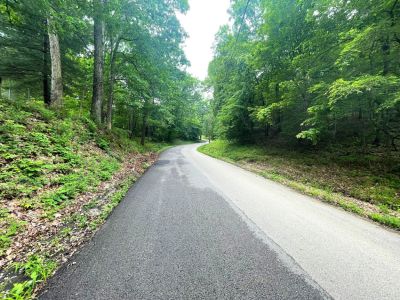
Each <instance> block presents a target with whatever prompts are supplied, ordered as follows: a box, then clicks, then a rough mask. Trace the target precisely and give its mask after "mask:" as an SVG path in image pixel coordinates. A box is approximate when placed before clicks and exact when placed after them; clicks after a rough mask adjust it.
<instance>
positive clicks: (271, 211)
mask: <svg viewBox="0 0 400 300" xmlns="http://www.w3.org/2000/svg"><path fill="white" fill-rule="evenodd" d="M196 147H197V146H196V145H188V146H180V147H176V148H173V149H170V150H168V151H167V152H165V153H163V154H162V155H161V158H160V160H159V162H158V163H157V164H156V165H154V166H153V167H152V168H151V169H150V170H149V171H148V172H146V174H145V175H144V176H143V177H142V178H141V179H140V180H139V182H137V183H136V184H135V186H134V188H133V189H131V190H130V191H129V193H128V195H127V196H126V198H125V199H124V201H123V202H122V203H121V204H120V205H119V206H118V207H117V208H116V210H115V211H114V212H113V214H112V215H111V217H110V218H109V220H108V221H107V222H106V224H105V225H104V226H103V228H102V229H101V230H100V231H99V232H98V234H97V235H96V236H95V238H94V239H93V240H92V241H91V242H90V243H89V244H88V245H87V246H85V247H84V249H83V250H82V251H81V252H80V253H79V254H77V255H75V256H74V257H73V259H72V261H74V262H76V263H75V264H70V265H68V266H66V267H64V268H62V269H61V270H60V271H59V272H58V273H57V274H56V276H55V277H54V278H52V279H51V280H50V282H49V285H48V290H47V292H45V293H44V294H43V295H42V296H41V299H52V300H56V299H323V298H330V297H333V298H336V299H399V298H400V280H399V278H400V259H399V258H400V235H399V234H397V233H394V232H391V231H389V230H386V229H383V228H381V227H380V226H377V225H375V224H373V223H370V222H369V221H366V220H363V219H360V218H358V217H356V216H354V215H352V214H350V213H346V212H344V211H342V210H340V209H337V208H334V207H331V206H328V205H326V204H323V203H321V202H319V201H317V200H314V199H312V198H309V197H306V196H303V195H301V194H299V193H297V192H294V191H292V190H290V189H288V188H286V187H283V186H281V185H279V184H276V183H274V182H271V181H268V180H265V179H263V178H261V177H259V176H256V175H254V174H252V173H249V172H247V171H244V170H242V169H240V168H237V167H235V166H232V165H230V164H227V163H224V162H221V161H218V160H215V159H213V158H210V157H208V156H205V155H203V154H200V153H198V152H196Z"/></svg>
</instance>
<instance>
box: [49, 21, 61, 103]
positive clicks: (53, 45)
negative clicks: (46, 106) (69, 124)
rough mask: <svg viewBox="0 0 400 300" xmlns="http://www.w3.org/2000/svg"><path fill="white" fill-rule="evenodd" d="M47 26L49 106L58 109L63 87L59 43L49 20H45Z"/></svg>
mask: <svg viewBox="0 0 400 300" xmlns="http://www.w3.org/2000/svg"><path fill="white" fill-rule="evenodd" d="M47 22H48V26H49V46H50V63H51V89H50V106H51V107H53V108H56V109H60V108H62V106H63V86H62V75H61V55H60V43H59V40H58V35H57V34H56V33H55V32H54V28H53V26H51V25H52V24H51V21H50V19H49V20H47Z"/></svg>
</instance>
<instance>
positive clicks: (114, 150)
mask: <svg viewBox="0 0 400 300" xmlns="http://www.w3.org/2000/svg"><path fill="white" fill-rule="evenodd" d="M163 146H165V145H163V144H148V146H147V147H142V146H139V145H138V144H137V143H136V142H134V141H132V140H130V139H128V138H127V136H124V134H123V132H120V133H118V134H117V133H115V132H114V133H108V134H104V133H103V132H102V131H100V130H98V129H97V127H96V126H95V125H94V124H93V123H92V122H91V121H90V120H89V119H87V118H73V117H68V116H64V117H60V116H57V115H56V114H55V113H54V112H52V111H50V110H48V109H46V108H45V107H44V106H43V104H41V103H39V102H32V103H30V104H27V103H24V102H14V103H11V102H8V101H5V100H0V167H1V173H0V270H2V271H1V272H0V282H2V289H3V290H9V289H10V288H11V291H9V292H7V293H6V292H4V294H7V295H8V296H7V297H9V298H10V299H18V297H22V298H28V297H30V296H31V294H32V292H33V291H34V289H35V287H36V286H37V283H40V282H43V281H44V280H45V279H46V278H47V277H48V276H49V275H51V274H52V272H53V270H54V269H55V268H56V266H57V265H58V264H59V263H60V262H63V261H66V260H67V258H68V257H69V256H70V255H71V254H72V253H73V252H74V251H76V249H77V248H78V246H79V245H80V244H81V243H82V242H83V241H84V240H86V239H87V238H88V237H90V236H91V235H92V233H93V232H95V230H96V229H97V228H98V227H99V225H100V224H101V223H102V222H103V221H104V220H105V218H106V217H107V216H108V214H109V213H110V212H111V210H112V208H113V207H114V206H115V205H116V204H117V203H118V202H119V201H120V200H121V199H122V197H123V195H124V193H125V192H126V191H127V189H128V188H129V187H130V186H131V184H132V183H133V181H135V179H136V178H137V177H139V176H140V174H142V173H143V172H144V170H145V169H146V168H147V167H148V166H150V165H151V164H152V163H153V162H154V160H155V159H156V157H157V155H156V151H157V150H160V148H161V147H163ZM15 271H16V272H15Z"/></svg>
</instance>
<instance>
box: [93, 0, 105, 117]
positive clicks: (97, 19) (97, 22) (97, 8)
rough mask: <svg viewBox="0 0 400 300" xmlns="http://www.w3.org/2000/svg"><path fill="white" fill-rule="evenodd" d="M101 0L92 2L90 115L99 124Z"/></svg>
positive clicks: (101, 101) (102, 35)
mask: <svg viewBox="0 0 400 300" xmlns="http://www.w3.org/2000/svg"><path fill="white" fill-rule="evenodd" d="M103 1H104V0H95V2H94V29H93V37H94V68H93V98H92V108H91V116H92V119H93V120H94V121H95V122H96V123H97V124H98V125H99V124H101V108H102V103H103V93H104V92H103V65H104V20H103V4H104V3H103Z"/></svg>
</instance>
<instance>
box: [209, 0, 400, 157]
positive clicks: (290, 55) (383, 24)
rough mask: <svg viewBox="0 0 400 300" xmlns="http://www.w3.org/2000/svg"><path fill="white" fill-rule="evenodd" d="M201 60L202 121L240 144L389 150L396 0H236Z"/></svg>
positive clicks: (398, 100)
mask: <svg viewBox="0 0 400 300" xmlns="http://www.w3.org/2000/svg"><path fill="white" fill-rule="evenodd" d="M230 13H231V18H232V26H231V27H230V26H224V27H222V28H221V29H220V31H219V32H218V34H217V37H216V41H215V57H214V60H213V61H212V62H211V64H210V66H209V82H208V84H209V85H210V86H211V87H212V88H213V91H214V99H213V102H212V112H211V114H210V115H209V116H208V119H207V120H208V123H209V124H210V125H209V127H210V128H213V134H214V135H215V136H219V137H224V138H227V139H229V140H234V141H238V142H240V143H254V142H260V141H263V142H266V141H271V140H273V141H275V142H279V143H283V144H292V145H293V144H294V145H298V146H312V145H314V146H315V145H317V146H321V147H322V146H329V145H332V144H342V145H347V146H352V147H356V148H357V149H358V150H364V151H369V150H368V149H371V147H382V148H385V149H387V151H393V150H394V151H396V150H399V143H400V77H399V75H400V64H399V57H400V3H399V1H397V0H382V1H377V0H362V1H361V0H354V1H342V0H318V1H315V0H301V1H297V0H282V1H269V0H250V1H247V0H238V1H233V3H232V6H231V12H230Z"/></svg>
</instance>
